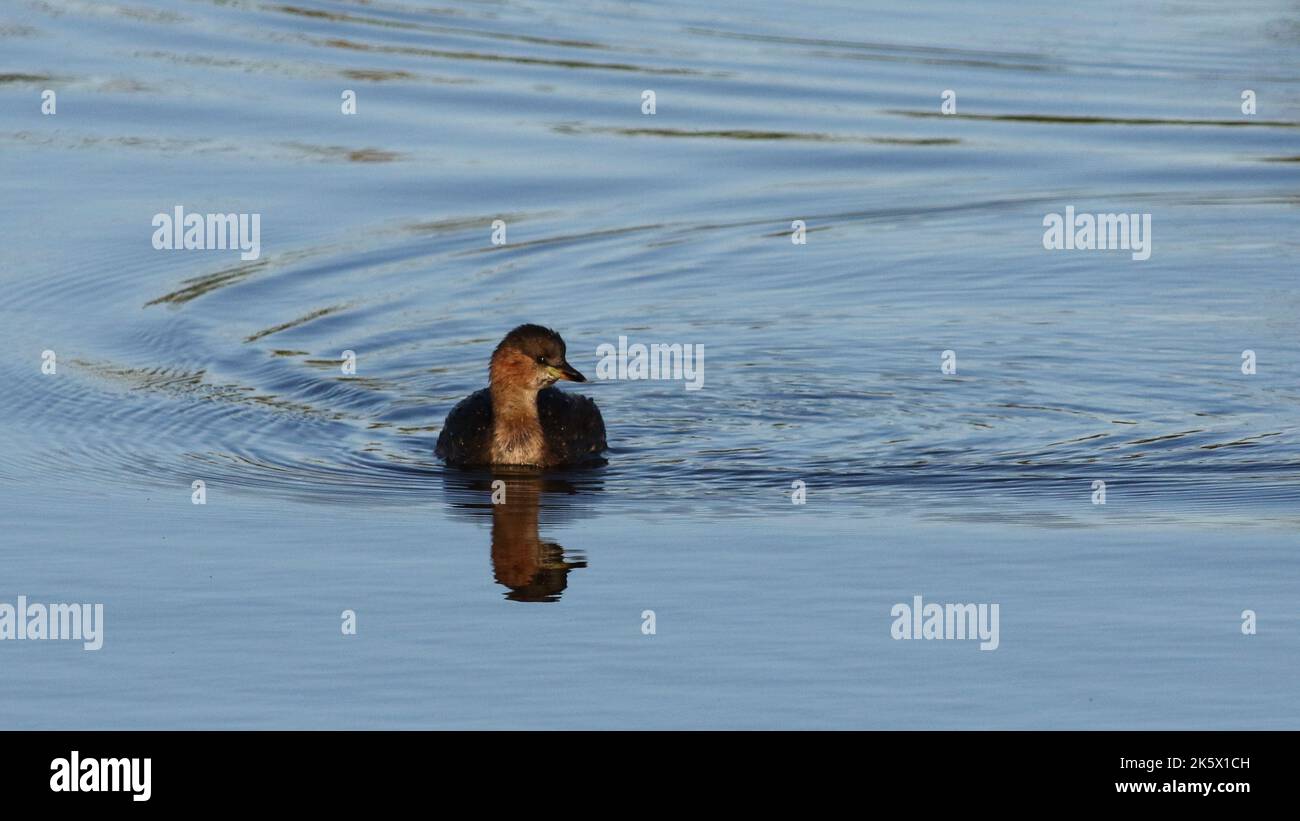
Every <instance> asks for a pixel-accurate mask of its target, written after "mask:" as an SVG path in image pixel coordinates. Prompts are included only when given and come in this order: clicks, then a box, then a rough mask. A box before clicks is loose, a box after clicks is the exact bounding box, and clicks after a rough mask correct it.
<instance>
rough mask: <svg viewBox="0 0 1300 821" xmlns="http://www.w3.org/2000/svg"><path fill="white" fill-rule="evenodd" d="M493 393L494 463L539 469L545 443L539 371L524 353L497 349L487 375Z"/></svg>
mask: <svg viewBox="0 0 1300 821" xmlns="http://www.w3.org/2000/svg"><path fill="white" fill-rule="evenodd" d="M488 379H489V384H490V387H491V391H492V461H493V462H495V463H497V464H513V465H537V464H542V462H543V461H544V457H545V439H544V438H543V436H542V425H541V421H540V420H539V419H538V417H537V391H538V390H540V389H541V388H542V385H541V384H539V383H538V379H537V368H536V366H535V365H534V364H533V362H532V360H531V359H529V358H528V356H527V355H525V354H524V353H523V352H522V351H518V350H515V349H512V348H498V349H497V351H496V352H495V353H493V354H492V365H491V367H490V368H489V371H488Z"/></svg>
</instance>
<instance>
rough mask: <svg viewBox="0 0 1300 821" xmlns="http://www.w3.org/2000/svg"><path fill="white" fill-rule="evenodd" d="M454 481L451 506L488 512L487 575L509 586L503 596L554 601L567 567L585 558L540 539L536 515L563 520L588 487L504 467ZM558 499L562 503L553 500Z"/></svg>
mask: <svg viewBox="0 0 1300 821" xmlns="http://www.w3.org/2000/svg"><path fill="white" fill-rule="evenodd" d="M455 485H457V487H456V488H455V490H456V493H455V496H456V497H458V498H457V499H456V501H454V502H453V506H454V507H456V508H459V509H461V510H463V511H466V512H468V513H471V514H478V515H482V514H485V513H488V512H490V513H491V516H492V576H493V578H495V579H496V581H497V583H498V584H500V585H502V586H504V587H506V588H508V589H509V592H507V593H506V594H505V597H506V598H507V599H510V600H512V601H526V602H553V601H559V599H560V596H561V594H563V592H564V590H565V588H566V587H568V584H569V571H571V570H574V569H576V568H581V567H586V566H587V561H586V558H585V556H583V555H582V554H581V553H577V552H574V551H569V553H568V554H567V555H566V554H565V550H564V548H563V547H562V546H560V545H559V544H558V543H556V542H553V541H550V540H549V539H544V538H542V535H541V533H540V530H539V527H540V524H541V519H542V514H543V511H545V512H546V513H547V520H548V522H550V521H552V520H555V519H561V518H568V517H569V516H571V515H572V514H573V513H575V512H577V511H578V510H579V509H580V507H581V506H582V504H583V502H584V500H585V499H587V498H589V497H590V490H591V489H592V487H591V485H590V484H587V485H585V486H579V485H578V484H575V483H574V482H570V481H567V480H564V479H558V478H554V477H546V476H543V475H541V474H540V473H538V472H528V471H525V470H519V471H517V472H515V471H508V470H504V469H498V470H493V471H492V472H491V473H490V474H487V473H480V474H479V475H476V476H472V477H469V476H467V477H465V481H457V482H456V483H455ZM467 495H468V498H466V496H467ZM560 499H563V500H564V503H563V504H555V503H554V502H556V501H559V500H560ZM494 502H495V503H494Z"/></svg>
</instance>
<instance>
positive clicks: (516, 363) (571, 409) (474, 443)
mask: <svg viewBox="0 0 1300 821" xmlns="http://www.w3.org/2000/svg"><path fill="white" fill-rule="evenodd" d="M557 380H568V381H572V382H585V381H587V379H586V377H584V376H583V375H582V374H581V373H579V372H578V371H577V370H575V369H574V368H573V366H572V365H570V364H569V363H568V360H567V359H566V358H565V344H564V340H563V339H561V338H560V335H559V334H557V333H556V332H555V331H552V330H550V329H549V328H544V327H542V326H540V325H520V326H519V327H518V328H515V329H514V330H512V331H511V332H510V333H508V334H506V337H505V339H503V340H501V344H499V345H497V347H496V350H495V351H493V353H492V364H491V367H490V369H489V386H488V387H487V388H484V389H483V390H480V391H475V392H474V393H472V394H470V395H469V396H468V397H466V398H465V399H463V400H461V401H460V402H459V403H458V404H457V405H456V406H455V407H454V408H452V409H451V413H449V414H447V421H446V423H445V424H444V425H443V428H442V432H441V433H440V434H439V435H438V445H437V447H436V449H435V453H436V454H437V456H438V457H439V458H440V459H443V460H444V461H446V462H447V463H448V464H452V465H532V466H536V467H557V466H562V465H577V464H582V463H584V462H591V461H596V460H599V459H600V454H601V453H602V452H603V451H604V450H605V449H606V447H607V446H606V443H605V420H604V419H603V418H601V415H600V410H599V409H598V408H597V407H596V403H595V402H593V401H591V400H590V399H588V398H587V397H585V396H581V395H578V394H568V393H564V392H563V391H560V390H559V389H557V388H553V387H551V385H553V384H554V383H555V382H556V381H557Z"/></svg>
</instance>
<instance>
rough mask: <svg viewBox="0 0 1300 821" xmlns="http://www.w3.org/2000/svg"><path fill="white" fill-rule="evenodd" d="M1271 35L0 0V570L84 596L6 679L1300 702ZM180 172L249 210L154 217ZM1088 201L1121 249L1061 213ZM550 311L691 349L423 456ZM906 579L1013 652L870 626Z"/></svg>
mask: <svg viewBox="0 0 1300 821" xmlns="http://www.w3.org/2000/svg"><path fill="white" fill-rule="evenodd" d="M1298 45H1300V17H1298V16H1297V14H1296V9H1295V7H1294V6H1293V5H1290V4H1286V3H1277V2H1251V3H1244V4H1234V5H1233V7H1232V8H1230V9H1225V8H1222V7H1221V5H1220V4H1214V3H1182V4H1158V5H1152V6H1149V7H1143V8H1133V7H1131V6H1130V5H1127V4H1118V3H1116V4H1108V3H1107V4H1093V5H1090V6H1088V7H1087V8H1086V9H1082V10H1077V9H1076V10H1068V11H1067V10H1065V9H1061V8H1057V7H1053V6H1043V7H1040V8H1036V9H1035V10H1034V12H1033V19H1032V21H1028V20H1026V18H1025V11H1024V10H1023V9H1022V7H1021V6H1020V5H1018V4H1013V3H994V4H993V5H989V4H982V5H981V6H979V7H978V8H977V7H974V6H970V5H968V4H962V3H934V4H926V5H925V6H924V7H921V8H908V9H895V8H890V7H888V6H881V7H873V6H870V5H868V6H864V5H863V4H860V3H819V4H817V8H815V9H793V8H791V7H790V6H788V5H783V4H774V3H762V4H752V3H744V4H740V3H736V4H722V5H721V6H718V5H717V4H711V6H710V7H709V8H701V7H699V6H698V5H697V4H690V3H655V4H612V3H603V2H582V3H572V2H570V3H552V2H484V3H459V2H458V3H453V4H434V5H428V4H418V3H402V2H387V0H377V2H367V3H349V2H315V1H314V0H313V1H312V2H298V3H260V2H223V3H217V2H168V3H149V4H145V3H128V4H119V3H112V2H109V3H92V2H53V1H51V2H18V3H14V4H10V5H8V6H6V7H5V9H4V10H3V11H2V12H0V157H2V158H3V160H2V161H0V192H2V193H3V196H0V225H3V227H4V233H5V242H4V243H2V244H0V285H3V289H4V295H3V298H2V299H0V346H2V349H3V351H4V354H3V356H0V380H3V384H4V385H5V388H4V391H3V397H4V398H3V406H2V408H3V414H0V420H2V421H0V432H2V433H3V439H4V442H5V444H6V447H5V449H4V452H3V454H0V517H2V518H0V521H2V522H3V524H4V535H3V536H0V550H2V551H3V554H2V555H3V561H4V566H5V573H4V576H3V578H4V579H5V584H4V585H3V587H0V601H10V602H13V601H14V600H15V599H16V597H17V596H18V595H19V594H23V595H26V596H28V597H29V599H32V600H41V601H93V602H103V603H104V604H105V611H106V619H107V627H106V631H107V636H106V640H105V646H104V648H103V649H102V650H100V651H98V652H95V653H86V652H82V651H81V650H80V649H79V647H75V648H74V647H73V646H72V644H71V643H55V642H13V643H10V642H5V643H3V644H0V653H3V654H4V656H5V658H4V659H3V663H4V664H5V665H6V669H7V671H8V680H9V682H10V687H9V688H8V695H7V696H6V697H5V698H4V699H2V700H0V724H2V725H3V726H7V727H65V726H67V727H186V726H201V727H366V726H383V727H485V726H486V727H520V726H522V727H620V726H635V727H1049V726H1051V727H1137V726H1142V727H1291V728H1294V727H1297V726H1300V709H1298V708H1297V706H1296V703H1295V698H1294V686H1293V685H1292V684H1291V682H1293V681H1294V680H1295V679H1296V676H1297V674H1300V661H1298V658H1300V656H1298V652H1297V651H1300V639H1298V633H1297V630H1298V629H1300V618H1298V617H1297V612H1296V609H1295V602H1296V600H1297V588H1298V585H1300V559H1298V558H1297V553H1296V546H1297V540H1296V533H1297V525H1298V524H1300V516H1298V515H1297V510H1298V508H1297V501H1300V413H1298V412H1297V399H1298V398H1300V364H1298V363H1300V356H1297V339H1300V333H1298V331H1300V324H1298V323H1297V315H1298V313H1300V291H1298V290H1297V288H1296V275H1295V267H1296V266H1295V258H1296V250H1297V232H1296V226H1297V219H1296V218H1297V210H1296V209H1297V204H1298V203H1300V198H1298V197H1297V193H1296V192H1297V187H1296V184H1297V181H1298V177H1297V175H1298V174H1300V164H1297V159H1298V158H1300V142H1298V141H1297V137H1300V131H1298V130H1297V125H1298V123H1300V66H1298V65H1297V59H1296V55H1297V46H1298ZM45 89H52V90H55V91H56V92H57V95H58V97H57V100H58V103H57V105H58V108H57V114H55V115H54V116H43V115H42V114H41V112H40V103H41V92H42V91H43V90H45ZM945 89H952V90H954V91H955V92H956V93H957V113H956V114H954V115H944V114H941V113H940V108H939V106H940V95H941V92H943V91H944V90H945ZM1243 89H1251V90H1253V91H1255V92H1256V95H1257V99H1258V111H1257V113H1256V114H1255V115H1245V114H1243V113H1242V111H1241V92H1242V90H1243ZM344 90H352V91H354V92H355V94H356V99H357V114H356V115H354V116H347V115H343V114H342V113H341V112H340V102H341V100H340V95H341V94H342V93H343V91H344ZM646 90H653V91H654V92H655V95H656V111H655V113H654V114H653V115H646V114H643V113H642V92H643V91H646ZM176 205H183V206H184V207H185V208H186V209H187V210H190V211H195V212H200V213H206V212H221V213H227V212H245V213H258V214H260V215H261V226H262V236H261V240H262V248H261V256H260V258H259V259H257V260H251V261H243V260H241V259H240V257H239V254H238V253H237V252H231V251H158V250H155V249H154V248H153V247H152V245H151V242H150V238H151V236H152V233H153V228H152V226H151V220H152V218H153V216H154V215H155V214H156V213H160V212H168V213H169V212H171V210H172V209H173V208H174V207H175V206H176ZM1067 205H1073V206H1074V207H1075V208H1076V209H1077V210H1079V211H1088V212H1142V213H1150V214H1151V215H1152V222H1153V246H1154V251H1153V253H1152V255H1151V258H1150V259H1149V260H1146V261H1135V260H1133V259H1131V258H1130V255H1129V254H1128V253H1126V252H1118V251H1117V252H1101V251H1098V252H1066V251H1058V252H1049V251H1045V250H1044V249H1043V246H1042V241H1041V240H1042V232H1043V228H1042V220H1043V217H1044V215H1045V214H1047V213H1050V212H1061V211H1063V210H1064V208H1065V207H1066V206H1067ZM497 219H500V220H504V221H505V222H506V225H507V243H506V244H505V245H502V246H494V245H493V244H492V242H491V233H492V222H493V221H494V220H497ZM794 220H803V221H804V222H805V223H806V225H807V228H808V233H807V243H806V244H804V245H795V244H793V243H791V241H790V231H791V223H792V221H794ZM526 321H532V322H542V323H545V324H548V325H551V326H553V327H555V328H556V329H557V330H559V331H560V332H561V333H562V334H563V335H564V337H565V339H566V340H567V342H568V346H569V357H570V360H571V361H572V362H573V363H574V364H575V365H576V366H577V367H578V368H579V369H581V370H583V371H584V372H587V373H588V375H591V374H592V372H593V371H594V370H595V367H596V362H597V356H596V349H597V346H599V345H601V344H602V343H612V344H617V342H618V337H619V336H626V337H628V338H629V339H630V340H631V341H632V342H643V343H650V342H663V343H690V344H693V345H703V346H704V348H705V351H706V355H705V378H704V388H703V389H702V390H699V391H688V390H686V389H685V387H684V385H683V384H682V382H680V381H593V382H590V383H588V384H586V385H583V386H581V388H580V390H582V391H583V392H586V393H588V394H589V395H591V396H592V397H593V398H595V399H596V400H597V401H598V402H599V404H600V406H601V408H602V410H603V413H604V416H605V419H606V422H607V426H608V430H609V441H610V443H611V452H610V453H609V454H608V457H609V462H608V464H607V465H606V466H604V467H603V468H600V469H597V470H592V471H583V472H569V473H555V474H550V475H546V476H521V475H509V476H496V475H493V474H492V473H489V472H471V473H462V472H459V471H449V470H446V469H444V468H443V467H442V466H441V465H440V464H439V463H438V462H437V461H436V460H435V459H434V458H433V454H432V449H433V442H434V441H435V439H436V437H437V432H438V430H439V429H440V426H441V424H442V420H443V418H444V417H445V414H446V412H447V411H448V410H449V409H450V407H451V406H452V405H453V404H454V403H455V402H456V401H458V400H459V399H460V398H461V397H463V396H465V395H466V394H468V393H470V392H471V391H473V390H476V389H477V388H479V387H482V386H483V385H484V384H485V380H486V368H487V357H488V355H489V354H490V352H491V350H492V347H493V346H494V345H495V343H496V342H497V341H498V340H499V338H500V337H501V336H502V335H503V334H504V332H505V331H506V330H508V329H509V328H511V327H513V326H514V325H516V324H518V323H520V322H526ZM47 350H48V351H54V352H55V354H56V355H57V373H56V374H53V375H50V374H44V373H42V371H41V367H40V366H41V354H42V352H43V351H47ZM948 350H950V351H953V352H955V353H956V356H957V363H958V367H957V373H956V374H952V375H946V374H944V373H942V372H941V370H940V358H941V355H942V352H944V351H948ZM1246 350H1251V351H1254V352H1255V354H1256V357H1257V372H1256V373H1255V374H1253V375H1247V374H1243V373H1242V370H1241V364H1242V359H1241V356H1242V352H1243V351H1246ZM344 351H353V352H355V353H356V356H357V369H356V373H355V374H345V373H343V372H342V371H341V369H340V358H341V357H342V356H343V352H344ZM566 389H572V386H568V387H566ZM494 478H502V479H503V480H504V481H506V483H507V503H506V504H505V505H495V506H494V505H493V504H492V503H491V498H490V497H491V481H492V480H493V479H494ZM194 480H202V481H203V482H205V484H206V489H207V503H206V504H205V505H201V506H200V505H194V504H192V503H191V492H192V491H191V483H192V482H193V481H194ZM1097 480H1101V481H1104V482H1105V483H1106V489H1107V497H1106V504H1105V505H1104V506H1103V505H1096V504H1093V498H1094V492H1093V482H1095V481H1097ZM794 482H803V483H804V486H805V488H806V492H807V502H806V504H803V505H795V504H792V503H791V501H792V500H791V494H792V483H794ZM916 594H921V595H924V596H925V598H926V600H927V601H937V602H997V603H999V604H1000V610H1001V643H1000V647H999V649H998V650H996V651H994V652H981V651H979V650H978V649H977V647H976V646H975V644H973V643H970V642H955V641H954V642H905V641H894V640H892V639H891V638H890V634H889V626H890V622H891V618H890V616H889V611H890V608H891V607H892V606H893V605H894V604H895V603H898V602H910V601H911V599H912V596H913V595H916ZM345 609H351V610H354V611H355V612H356V613H357V618H358V634H357V635H356V636H343V635H341V631H340V628H339V624H340V613H341V611H343V610H345ZM1246 609H1251V610H1254V611H1256V612H1257V613H1258V616H1259V625H1260V626H1259V632H1258V634H1257V635H1254V636H1243V635H1242V633H1241V629H1240V625H1241V613H1242V611H1243V610H1246ZM646 610H653V611H654V612H655V616H656V626H657V632H656V634H655V635H653V636H648V635H644V634H643V633H642V629H641V628H642V624H643V617H642V614H643V611H646Z"/></svg>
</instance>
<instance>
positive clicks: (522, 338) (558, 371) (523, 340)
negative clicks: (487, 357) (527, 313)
mask: <svg viewBox="0 0 1300 821" xmlns="http://www.w3.org/2000/svg"><path fill="white" fill-rule="evenodd" d="M564 352H565V348H564V340H563V339H561V338H560V335H559V334H557V333H556V332H555V331H552V330H551V329H550V328H543V327H542V326H541V325H520V326H519V327H518V328H515V329H514V330H513V331H511V332H510V333H508V334H506V338H505V339H503V340H501V344H500V345H497V347H496V350H495V351H493V352H492V366H491V368H490V369H489V372H488V373H489V379H490V382H491V385H492V388H493V390H494V391H496V390H502V389H505V390H522V391H529V392H532V393H536V392H537V391H540V390H541V389H542V388H546V387H550V386H551V385H554V384H555V383H556V382H557V381H559V380H561V379H567V380H569V381H570V382H586V381H587V377H585V376H583V375H582V374H580V373H578V371H577V370H576V369H575V368H574V367H573V366H572V365H570V364H569V362H568V360H567V359H565V358H564Z"/></svg>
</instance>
